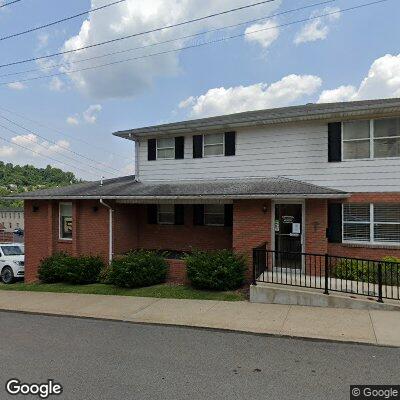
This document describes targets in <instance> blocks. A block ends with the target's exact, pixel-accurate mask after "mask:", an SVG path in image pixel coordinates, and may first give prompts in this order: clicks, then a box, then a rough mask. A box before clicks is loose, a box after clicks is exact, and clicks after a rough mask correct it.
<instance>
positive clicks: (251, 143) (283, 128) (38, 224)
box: [13, 99, 400, 281]
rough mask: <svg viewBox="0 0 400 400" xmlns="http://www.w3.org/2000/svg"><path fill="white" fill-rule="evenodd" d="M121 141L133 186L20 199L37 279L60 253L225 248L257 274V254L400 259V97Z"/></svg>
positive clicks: (77, 188)
mask: <svg viewBox="0 0 400 400" xmlns="http://www.w3.org/2000/svg"><path fill="white" fill-rule="evenodd" d="M114 135H116V136H119V137H121V138H124V139H126V140H129V141H133V142H134V143H135V151H136V157H135V163H136V175H135V176H126V177H121V178H117V179H110V180H105V181H104V182H89V183H81V184H77V185H72V186H68V187H65V188H57V189H46V190H42V191H36V192H31V193H21V194H18V196H13V198H16V199H23V200H24V201H25V219H26V220H25V241H26V247H25V251H26V261H25V265H26V266H25V269H26V277H27V280H28V281H34V280H35V279H36V273H37V267H38V264H39V262H40V260H41V259H43V258H44V257H46V256H48V255H50V254H52V253H55V252H57V251H61V250H63V251H67V252H69V253H71V254H75V255H79V254H101V255H102V256H103V257H104V258H106V259H112V257H113V256H115V255H118V254H121V253H124V252H126V251H128V250H131V249H137V248H145V249H162V250H174V251H190V250H192V249H204V250H211V249H222V248H227V249H233V250H234V251H235V252H239V253H244V254H246V255H247V256H248V257H249V268H250V265H251V255H252V249H253V248H255V247H257V246H260V245H266V246H267V247H268V248H269V249H276V250H281V251H294V252H307V253H318V254H324V253H329V254H331V255H343V256H354V257H362V258H371V259H379V258H381V257H383V256H386V255H394V256H400V99H386V100H372V101H360V102H347V103H334V104H307V105H305V106H295V107H286V108H279V109H270V110H261V111H252V112H244V113H238V114H232V115H225V116H219V117H212V118H204V119H198V120H191V121H185V122H178V123H172V124H166V125H159V126H150V127H146V128H139V129H129V130H126V131H122V132H116V133H114ZM127 144H128V143H127ZM296 268H301V265H298V266H296ZM175 273H177V274H178V275H179V273H180V272H179V271H178V272H177V271H175Z"/></svg>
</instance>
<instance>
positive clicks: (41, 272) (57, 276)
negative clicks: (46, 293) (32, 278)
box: [38, 252, 72, 283]
mask: <svg viewBox="0 0 400 400" xmlns="http://www.w3.org/2000/svg"><path fill="white" fill-rule="evenodd" d="M71 259H72V257H71V256H69V255H68V254H67V253H63V252H61V253H56V254H53V255H51V256H50V257H47V258H44V259H43V260H42V261H41V263H40V265H39V269H38V276H39V279H40V281H41V282H43V283H57V282H63V281H64V278H65V270H66V269H67V268H68V267H69V266H70V263H71V261H72V260H71Z"/></svg>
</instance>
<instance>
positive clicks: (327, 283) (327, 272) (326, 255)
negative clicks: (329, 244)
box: [324, 253, 329, 294]
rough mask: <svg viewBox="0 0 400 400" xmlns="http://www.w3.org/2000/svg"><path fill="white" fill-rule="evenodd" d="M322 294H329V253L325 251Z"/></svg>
mask: <svg viewBox="0 0 400 400" xmlns="http://www.w3.org/2000/svg"><path fill="white" fill-rule="evenodd" d="M324 294H329V255H328V254H327V253H325V290H324Z"/></svg>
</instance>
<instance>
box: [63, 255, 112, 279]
mask: <svg viewBox="0 0 400 400" xmlns="http://www.w3.org/2000/svg"><path fill="white" fill-rule="evenodd" d="M104 267H105V265H104V261H103V259H102V258H101V257H98V256H97V257H96V256H82V257H71V261H70V262H69V265H68V267H67V268H65V270H64V281H65V282H67V283H71V284H73V285H88V284H90V283H96V282H98V281H99V276H100V272H101V271H102V270H103V269H104Z"/></svg>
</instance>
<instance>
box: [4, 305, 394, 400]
mask: <svg viewBox="0 0 400 400" xmlns="http://www.w3.org/2000/svg"><path fill="white" fill-rule="evenodd" d="M0 343H1V344H0V366H1V368H0V399H19V398H21V399H27V398H38V397H31V396H10V395H8V394H7V393H6V392H5V383H6V381H7V380H8V379H10V378H19V379H20V380H21V381H23V382H28V383H34V382H36V383H40V382H45V381H47V379H49V378H52V379H54V380H55V381H57V382H59V383H61V384H62V385H63V389H64V391H63V394H62V395H61V396H52V397H50V399H71V400H90V399H96V400H102V399H107V400H109V399H118V400H128V399H135V400H137V399H139V400H141V399H149V400H150V399H151V400H157V399H162V400H168V399H171V400H180V399H229V400H233V399H241V400H243V399H249V400H256V399H262V400H266V399H281V398H282V399H307V400H308V399H349V386H350V384H396V383H397V384H400V372H399V371H400V349H394V348H383V347H374V346H364V345H351V344H344V343H343V344H337V343H325V342H315V341H304V340H296V339H286V338H276V337H265V336H257V335H250V334H240V333H230V332H217V331H209V330H196V329H190V328H175V327H164V326H150V325H135V324H129V323H123V322H108V321H96V320H84V319H75V318H61V317H47V316H37V315H25V314H17V313H4V312H0Z"/></svg>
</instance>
